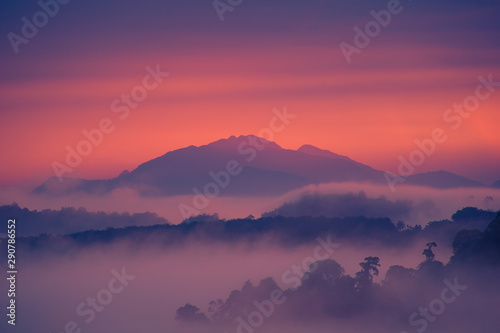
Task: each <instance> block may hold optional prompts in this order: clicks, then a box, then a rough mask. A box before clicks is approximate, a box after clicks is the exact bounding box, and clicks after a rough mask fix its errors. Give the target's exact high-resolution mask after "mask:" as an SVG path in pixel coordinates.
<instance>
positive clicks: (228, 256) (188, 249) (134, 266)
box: [0, 235, 450, 333]
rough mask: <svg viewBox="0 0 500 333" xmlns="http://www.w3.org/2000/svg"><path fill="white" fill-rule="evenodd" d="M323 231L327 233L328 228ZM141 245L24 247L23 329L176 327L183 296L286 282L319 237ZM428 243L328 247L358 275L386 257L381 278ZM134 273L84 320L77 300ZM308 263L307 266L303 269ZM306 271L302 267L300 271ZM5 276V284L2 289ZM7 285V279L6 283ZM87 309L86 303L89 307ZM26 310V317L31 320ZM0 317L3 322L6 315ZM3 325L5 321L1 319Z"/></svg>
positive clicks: (208, 296)
mask: <svg viewBox="0 0 500 333" xmlns="http://www.w3.org/2000/svg"><path fill="white" fill-rule="evenodd" d="M325 237H326V235H325ZM152 242H155V241H154V240H151V242H150V246H148V247H146V248H143V249H141V250H136V247H135V246H131V244H129V243H128V242H120V243H113V244H111V245H106V246H92V247H86V248H85V249H78V248H77V246H76V245H75V248H77V250H76V252H74V253H72V254H64V255H54V254H42V255H40V254H38V255H35V254H34V253H30V252H24V251H22V252H21V256H20V259H19V262H18V267H19V268H18V270H19V274H18V291H19V292H18V295H17V302H18V304H19V305H18V319H17V325H16V330H19V331H21V332H34V331H37V332H53V333H55V332H64V326H65V325H66V323H67V322H70V321H74V322H76V323H77V324H78V326H79V327H80V328H81V329H82V330H83V332H85V331H88V332H106V331H112V332H136V331H137V332H139V331H141V332H171V331H172V330H173V329H174V328H175V327H177V324H176V322H175V320H174V316H175V311H176V309H177V308H179V307H180V306H183V305H185V304H186V303H191V304H197V305H200V307H201V308H202V310H203V311H206V310H207V305H208V303H209V302H210V301H211V300H214V299H218V298H226V297H227V296H228V295H229V293H230V291H232V290H235V289H239V288H241V286H242V285H243V284H244V283H245V282H246V281H247V280H250V281H251V282H252V283H254V284H258V283H259V281H260V280H262V279H264V278H266V277H272V278H273V279H274V280H275V281H276V282H277V283H278V285H279V286H280V287H281V288H283V289H287V288H290V287H291V284H290V283H289V282H288V283H286V281H284V280H283V274H284V272H286V271H289V270H291V268H292V267H293V266H294V265H296V266H300V267H305V268H307V267H308V265H309V264H310V262H309V261H307V260H306V261H305V259H306V258H308V257H313V253H314V249H315V248H316V247H317V246H318V243H313V244H308V245H304V246H300V247H294V248H287V249H284V248H281V247H280V246H276V245H273V244H269V242H268V241H267V240H262V241H261V242H260V243H257V244H252V246H251V247H250V246H249V245H248V244H247V243H245V242H242V243H240V244H236V245H233V246H229V245H221V244H218V245H209V244H200V243H197V242H191V243H189V244H188V245H186V246H182V247H172V248H169V249H160V247H159V246H158V247H157V246H155V245H154V244H153V245H152V244H151V243H152ZM424 247H425V244H415V245H414V246H412V247H408V248H406V249H404V250H401V249H400V250H398V251H396V250H384V249H382V248H359V247H352V246H350V245H349V244H342V243H339V247H338V248H337V249H336V250H335V251H334V252H333V253H332V254H331V255H330V258H332V259H335V260H337V261H338V262H339V263H340V264H341V265H342V266H343V267H344V268H345V269H346V273H347V274H350V275H353V276H354V274H355V272H356V271H359V269H360V267H359V265H358V263H359V262H361V261H363V258H365V257H366V256H370V255H374V256H379V257H380V259H381V267H380V275H379V276H378V277H377V278H376V281H380V280H381V278H383V276H384V275H385V272H386V270H387V269H388V268H389V266H391V265H394V264H400V263H402V262H404V263H405V265H407V266H409V267H415V266H417V265H418V263H419V262H421V261H422V259H423V256H422V255H421V251H422V249H423V248H424ZM449 255H450V250H449V248H446V247H442V248H438V249H436V257H437V259H442V260H443V261H446V260H447V259H448V258H449ZM122 268H124V269H125V272H126V274H128V275H132V276H135V279H134V280H132V281H130V282H129V285H128V286H126V287H124V289H123V291H122V292H120V293H118V294H115V295H113V299H112V301H111V302H110V304H109V305H106V306H105V308H104V310H103V311H102V312H96V313H95V315H96V316H95V319H94V320H93V321H92V322H90V323H86V322H85V319H88V317H87V316H80V315H78V314H77V313H76V308H77V307H78V305H79V304H80V303H82V302H86V299H87V297H96V295H97V293H98V292H99V291H100V290H101V289H103V288H108V283H109V280H110V279H111V278H113V276H114V275H113V274H112V273H111V271H112V270H113V269H114V270H116V271H118V272H121V269H122ZM302 271H303V269H302ZM298 277H299V278H300V277H302V275H301V274H300V275H298ZM3 284H4V281H2V286H1V287H2V290H4V289H3V288H4V286H3ZM5 287H6V286H5ZM86 309H88V308H87V307H86ZM27 316H29V320H27V318H28V317H27ZM2 324H3V323H2ZM0 327H1V326H0Z"/></svg>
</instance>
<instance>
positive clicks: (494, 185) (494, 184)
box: [491, 179, 500, 188]
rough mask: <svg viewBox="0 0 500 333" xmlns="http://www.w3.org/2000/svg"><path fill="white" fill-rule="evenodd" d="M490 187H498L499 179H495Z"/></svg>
mask: <svg viewBox="0 0 500 333" xmlns="http://www.w3.org/2000/svg"><path fill="white" fill-rule="evenodd" d="M491 187H494V188H500V179H499V180H497V181H496V182H494V183H493V184H492V185H491Z"/></svg>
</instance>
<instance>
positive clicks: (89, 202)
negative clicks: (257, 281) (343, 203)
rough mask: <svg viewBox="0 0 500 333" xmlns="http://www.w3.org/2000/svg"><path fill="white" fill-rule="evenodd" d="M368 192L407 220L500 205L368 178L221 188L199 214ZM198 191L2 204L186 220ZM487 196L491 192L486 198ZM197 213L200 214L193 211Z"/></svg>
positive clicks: (9, 193)
mask: <svg viewBox="0 0 500 333" xmlns="http://www.w3.org/2000/svg"><path fill="white" fill-rule="evenodd" d="M361 191H363V192H365V193H366V195H367V197H368V198H372V199H376V198H380V197H381V196H384V197H385V198H387V199H388V200H390V201H392V202H396V201H397V200H400V201H404V200H409V201H410V202H411V207H410V211H409V213H408V214H407V217H406V218H405V217H403V218H401V219H402V220H403V221H404V222H405V223H406V224H409V225H415V224H422V225H424V224H426V223H427V222H429V221H432V220H441V219H446V218H449V217H450V216H451V215H452V214H453V213H454V212H455V211H457V210H459V209H461V208H463V207H466V206H474V207H478V208H481V209H489V210H494V211H495V210H499V209H500V189H493V188H460V189H447V190H440V189H431V188H426V187H417V186H405V185H400V186H398V187H396V191H394V192H391V190H390V189H389V187H388V186H383V185H371V184H365V183H330V184H322V185H311V186H306V187H304V188H301V189H298V190H294V191H292V192H290V193H288V194H286V195H284V196H281V197H227V196H224V195H223V194H224V193H222V194H221V195H220V196H219V197H215V198H212V199H210V198H208V199H209V200H208V204H207V205H206V207H204V208H202V209H196V210H197V212H199V213H204V214H214V213H217V214H218V215H219V216H220V217H221V218H225V219H233V218H241V217H246V216H248V215H254V216H256V217H258V216H261V215H262V214H263V213H266V212H270V211H272V210H274V209H276V208H278V207H279V206H281V205H283V204H284V203H287V202H294V201H297V200H298V199H299V198H300V197H301V196H303V195H304V193H308V194H311V193H314V194H319V195H322V194H347V193H359V192H361ZM193 197H194V195H184V196H171V197H141V196H139V195H137V193H136V192H134V191H133V190H116V191H113V192H112V193H111V194H108V195H105V196H100V197H95V196H88V195H81V194H78V195H77V194H74V195H67V196H64V197H56V198H52V197H46V196H43V195H34V194H31V193H29V192H26V191H25V190H20V189H15V188H10V189H2V190H0V203H1V204H11V203H13V202H17V203H18V204H19V205H20V206H21V207H27V208H29V209H38V210H40V209H47V208H51V209H60V208H62V207H75V208H79V207H85V208H86V209H87V210H89V211H104V212H119V213H122V212H129V213H142V212H146V211H149V212H154V213H157V214H158V215H159V216H161V217H164V218H166V219H167V220H168V221H169V222H170V223H174V224H176V223H179V222H181V221H182V220H184V218H185V216H183V215H182V214H181V212H180V210H179V204H185V205H189V206H190V207H192V208H195V207H194V205H193ZM487 197H491V199H490V198H488V199H487ZM195 215H196V214H195ZM358 215H359V211H353V212H352V216H358Z"/></svg>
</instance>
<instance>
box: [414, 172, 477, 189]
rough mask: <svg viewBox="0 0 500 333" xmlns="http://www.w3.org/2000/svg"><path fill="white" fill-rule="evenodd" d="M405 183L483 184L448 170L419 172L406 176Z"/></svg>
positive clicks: (445, 185)
mask: <svg viewBox="0 0 500 333" xmlns="http://www.w3.org/2000/svg"><path fill="white" fill-rule="evenodd" d="M405 184H409V185H419V186H428V187H433V188H441V189H445V188H456V187H484V185H483V184H481V183H479V182H476V181H474V180H470V179H468V178H465V177H462V176H459V175H456V174H454V173H451V172H448V171H443V170H440V171H433V172H426V173H419V174H416V175H412V176H409V177H407V178H406V182H405Z"/></svg>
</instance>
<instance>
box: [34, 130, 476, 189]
mask: <svg viewBox="0 0 500 333" xmlns="http://www.w3.org/2000/svg"><path fill="white" fill-rule="evenodd" d="M229 163H233V164H234V165H237V167H236V169H235V170H237V171H239V172H238V175H233V176H232V177H231V178H230V181H229V182H230V183H231V186H227V188H223V190H224V191H223V192H221V193H222V195H228V196H253V195H261V196H266V195H282V194H285V193H287V192H289V191H291V190H294V189H297V188H300V187H303V186H306V185H310V184H320V183H331V182H338V183H341V182H367V183H372V184H383V183H385V182H386V181H385V178H384V172H383V171H380V170H376V169H374V168H372V167H370V166H368V165H365V164H362V163H360V162H357V161H354V160H352V159H350V158H349V157H347V156H342V155H338V154H335V153H333V152H331V151H328V150H324V149H320V148H318V147H315V146H312V145H310V144H305V145H302V146H301V147H300V148H298V149H297V150H292V149H285V148H282V147H281V146H280V145H278V144H276V143H275V142H272V141H268V140H266V139H264V138H259V137H257V136H254V135H246V136H245V135H240V136H238V137H236V136H234V135H233V136H230V137H229V138H226V139H220V140H217V141H214V142H211V143H208V144H206V145H201V146H188V147H184V148H180V149H176V150H173V151H169V152H167V153H165V154H163V155H161V156H158V157H156V158H154V159H151V160H149V161H146V162H144V163H141V164H140V165H138V166H137V167H136V168H135V169H133V170H132V171H130V172H129V171H127V170H125V171H123V172H121V173H120V175H119V176H117V177H115V178H110V179H104V180H86V179H81V178H64V179H63V181H62V182H60V181H59V179H58V178H55V177H51V178H49V179H48V180H47V181H46V182H44V183H43V184H41V185H40V186H38V187H37V188H35V189H34V190H33V192H34V193H35V194H48V195H66V194H70V193H77V192H84V193H87V194H91V195H103V194H106V193H109V192H111V191H113V190H116V189H119V188H132V189H135V190H137V191H138V192H139V193H140V194H141V195H143V196H170V195H183V194H192V193H193V191H194V190H195V189H200V191H203V187H204V186H206V185H207V184H209V183H211V182H214V181H215V178H214V176H213V175H219V176H220V175H221V173H227V171H225V170H226V169H227V168H228V164H229ZM234 165H233V166H234ZM441 179H444V180H443V181H442V180H441ZM405 183H407V184H411V185H423V186H429V187H436V188H453V187H471V186H484V185H482V184H481V183H478V182H475V181H473V180H470V179H467V178H465V177H462V176H459V175H455V174H453V173H450V172H446V171H442V170H441V171H437V172H429V173H425V174H416V175H412V176H409V177H407V178H406V182H405Z"/></svg>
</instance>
